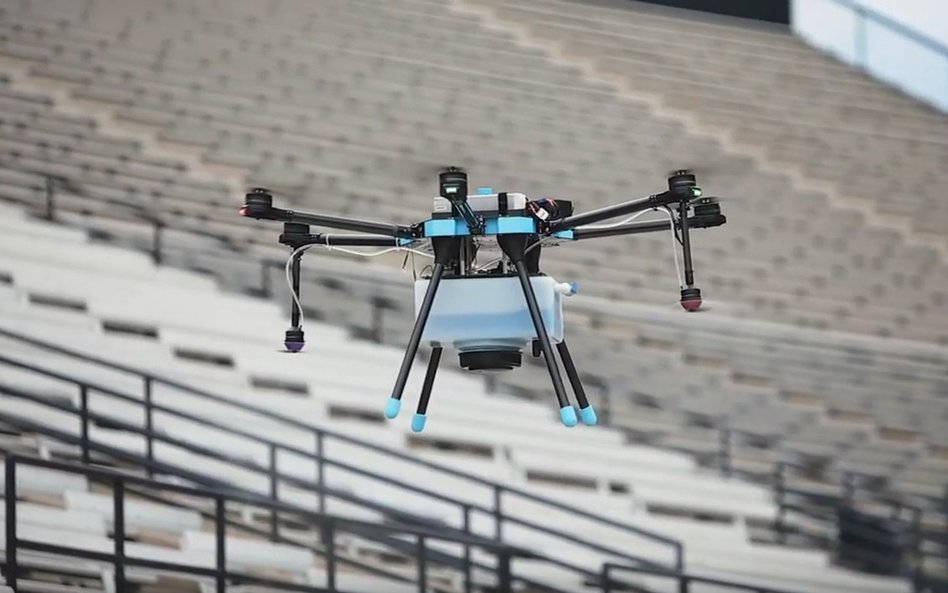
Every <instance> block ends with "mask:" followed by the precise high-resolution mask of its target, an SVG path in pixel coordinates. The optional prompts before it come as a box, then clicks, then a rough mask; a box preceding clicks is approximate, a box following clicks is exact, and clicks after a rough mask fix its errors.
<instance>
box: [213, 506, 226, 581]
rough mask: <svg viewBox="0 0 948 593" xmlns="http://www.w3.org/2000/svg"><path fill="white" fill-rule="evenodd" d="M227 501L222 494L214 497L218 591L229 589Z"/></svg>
mask: <svg viewBox="0 0 948 593" xmlns="http://www.w3.org/2000/svg"><path fill="white" fill-rule="evenodd" d="M226 504H227V503H226V501H225V500H224V498H223V497H222V496H218V497H216V498H215V499H214V543H215V551H216V563H215V566H214V571H215V574H214V580H215V583H216V588H217V592H216V593H226V591H227V520H226V510H227V508H226Z"/></svg>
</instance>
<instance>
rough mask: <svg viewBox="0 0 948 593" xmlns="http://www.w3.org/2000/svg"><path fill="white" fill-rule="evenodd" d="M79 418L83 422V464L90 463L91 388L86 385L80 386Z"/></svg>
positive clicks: (81, 429)
mask: <svg viewBox="0 0 948 593" xmlns="http://www.w3.org/2000/svg"><path fill="white" fill-rule="evenodd" d="M79 420H80V422H81V423H82V424H81V426H80V427H79V435H80V436H79V438H80V440H79V446H80V448H81V456H82V463H83V465H88V464H89V388H88V387H86V386H85V385H80V386H79Z"/></svg>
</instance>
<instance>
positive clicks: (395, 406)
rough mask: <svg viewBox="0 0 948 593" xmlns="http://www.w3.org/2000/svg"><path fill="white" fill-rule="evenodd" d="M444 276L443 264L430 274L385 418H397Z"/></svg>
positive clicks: (439, 264) (438, 265) (436, 265)
mask: <svg viewBox="0 0 948 593" xmlns="http://www.w3.org/2000/svg"><path fill="white" fill-rule="evenodd" d="M443 274H444V264H443V263H440V262H439V263H436V264H435V265H434V269H433V270H432V273H431V280H430V281H429V282H428V290H426V291H425V298H424V300H422V302H421V308H420V309H419V310H418V317H417V318H416V319H415V326H414V327H413V328H412V330H411V337H409V338H408V347H407V348H406V349H405V358H403V359H402V366H401V368H399V369H398V377H397V378H396V379H395V388H394V389H392V397H391V398H389V400H388V403H387V404H386V405H385V416H386V417H388V418H395V417H396V416H398V412H399V410H401V407H402V393H403V392H404V391H405V384H406V383H407V382H408V373H409V372H411V365H412V363H413V362H414V360H415V355H416V354H418V344H419V343H420V342H421V335H422V334H423V333H424V331H425V324H426V323H427V322H428V315H429V314H430V313H431V305H432V303H434V298H435V294H436V293H437V292H438V285H439V284H440V283H441V276H442V275H443Z"/></svg>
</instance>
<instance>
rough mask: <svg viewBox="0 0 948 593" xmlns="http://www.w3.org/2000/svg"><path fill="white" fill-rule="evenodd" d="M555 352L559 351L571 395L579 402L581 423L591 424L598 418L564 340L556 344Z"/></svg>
mask: <svg viewBox="0 0 948 593" xmlns="http://www.w3.org/2000/svg"><path fill="white" fill-rule="evenodd" d="M556 350H557V352H559V353H560V359H561V360H562V361H563V369H564V370H565V371H566V378H567V379H569V384H570V386H571V387H572V388H573V395H575V396H576V403H578V404H579V417H580V418H581V419H582V421H583V424H585V425H587V426H593V425H594V424H596V423H597V422H598V421H599V419H598V418H597V417H596V410H595V408H593V407H592V406H591V405H590V404H589V400H588V399H587V398H586V390H585V389H584V388H583V382H582V381H580V380H579V373H578V372H576V364H575V363H573V357H572V356H571V355H570V353H569V348H568V347H567V346H566V340H565V339H564V340H563V341H562V342H560V343H559V344H557V345H556Z"/></svg>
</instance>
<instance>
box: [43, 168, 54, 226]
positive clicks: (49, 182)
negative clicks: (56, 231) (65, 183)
mask: <svg viewBox="0 0 948 593" xmlns="http://www.w3.org/2000/svg"><path fill="white" fill-rule="evenodd" d="M45 182H46V184H45V186H46V220H48V221H50V222H52V221H53V220H54V219H55V218H56V189H55V187H54V183H55V182H54V181H53V177H52V176H51V175H46V177H45Z"/></svg>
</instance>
